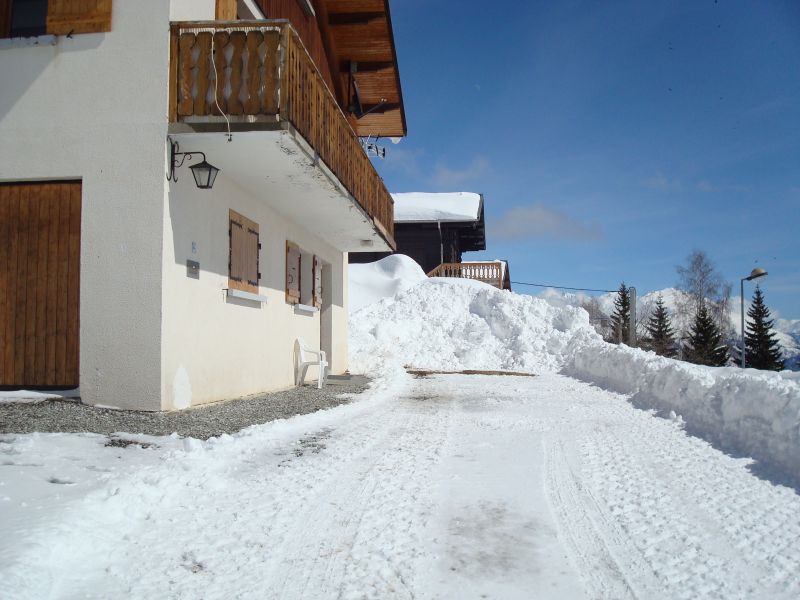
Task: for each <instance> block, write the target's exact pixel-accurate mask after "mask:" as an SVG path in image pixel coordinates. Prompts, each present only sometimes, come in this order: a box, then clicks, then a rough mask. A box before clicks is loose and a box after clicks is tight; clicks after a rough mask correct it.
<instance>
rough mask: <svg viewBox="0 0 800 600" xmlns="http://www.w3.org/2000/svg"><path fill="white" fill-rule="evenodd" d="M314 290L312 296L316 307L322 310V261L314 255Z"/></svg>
mask: <svg viewBox="0 0 800 600" xmlns="http://www.w3.org/2000/svg"><path fill="white" fill-rule="evenodd" d="M312 277H313V281H314V283H313V288H312V292H311V296H312V297H313V299H314V300H313V301H314V306H316V307H317V308H322V261H320V259H319V257H318V256H316V255H314V268H313V274H312Z"/></svg>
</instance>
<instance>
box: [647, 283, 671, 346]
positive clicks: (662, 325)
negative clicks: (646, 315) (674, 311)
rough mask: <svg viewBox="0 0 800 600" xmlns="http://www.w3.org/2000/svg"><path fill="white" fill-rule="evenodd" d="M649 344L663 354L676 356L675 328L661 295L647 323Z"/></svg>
mask: <svg viewBox="0 0 800 600" xmlns="http://www.w3.org/2000/svg"><path fill="white" fill-rule="evenodd" d="M647 336H648V346H649V347H650V349H651V350H653V351H654V352H655V353H656V354H660V355H661V356H668V357H673V356H675V330H674V329H673V328H672V322H671V320H670V318H669V312H667V307H666V306H664V299H663V298H662V297H661V295H659V296H658V300H656V309H655V311H654V312H653V314H652V315H650V320H649V321H648V323H647Z"/></svg>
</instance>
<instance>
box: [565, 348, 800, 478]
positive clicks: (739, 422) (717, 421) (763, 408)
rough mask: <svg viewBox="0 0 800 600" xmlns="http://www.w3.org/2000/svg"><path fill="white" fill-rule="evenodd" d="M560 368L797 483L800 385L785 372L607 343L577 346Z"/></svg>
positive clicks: (798, 473) (798, 472)
mask: <svg viewBox="0 0 800 600" xmlns="http://www.w3.org/2000/svg"><path fill="white" fill-rule="evenodd" d="M564 371H565V373H567V374H569V375H572V376H574V377H577V378H579V379H583V380H585V381H590V382H592V383H595V384H597V385H599V386H602V387H605V388H607V389H612V390H615V391H618V392H621V393H624V394H631V395H632V398H631V401H632V402H633V403H634V404H636V405H637V406H640V407H644V408H654V409H657V410H660V411H663V412H668V411H674V412H675V413H677V414H679V415H681V416H682V417H683V419H684V420H685V421H686V424H687V427H688V428H689V429H690V430H691V431H692V433H695V434H697V435H700V436H701V437H703V438H704V439H706V440H708V441H710V442H712V443H715V444H718V445H719V446H720V447H722V448H725V449H727V450H729V451H732V452H735V453H739V454H744V455H747V456H751V457H753V458H754V459H756V460H759V461H761V462H762V463H764V465H765V466H767V467H769V468H773V469H774V468H777V469H778V470H780V471H781V472H783V473H786V474H788V475H790V476H791V477H792V478H793V479H795V480H796V481H800V380H798V379H797V378H794V377H790V376H789V375H790V373H789V372H783V373H774V372H768V371H758V370H755V369H745V370H742V369H737V368H733V367H724V368H712V367H702V366H698V365H693V364H690V363H685V362H680V361H677V360H673V359H668V358H663V357H660V356H657V355H655V354H654V353H652V352H644V351H642V350H638V349H634V348H629V347H627V346H614V345H611V344H605V343H599V344H598V343H593V344H588V345H585V346H583V347H580V348H577V349H576V352H575V355H574V357H573V360H572V361H571V363H569V364H568V365H567V367H566V368H565V370H564Z"/></svg>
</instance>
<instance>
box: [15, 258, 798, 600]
mask: <svg viewBox="0 0 800 600" xmlns="http://www.w3.org/2000/svg"><path fill="white" fill-rule="evenodd" d="M403 262H404V260H403V259H402V258H399V259H397V258H396V259H395V263H400V264H394V265H393V266H387V265H382V266H380V267H375V266H374V265H373V266H372V267H370V266H365V267H363V268H365V269H366V268H372V269H373V271H374V270H375V269H376V268H377V269H378V270H379V271H381V272H382V273H383V276H382V279H381V278H377V279H376V285H375V286H374V287H373V288H372V289H367V288H370V285H369V283H368V282H369V277H365V278H362V282H363V283H364V288H365V289H363V290H362V291H365V292H367V293H369V295H370V298H369V299H366V300H364V301H363V304H364V306H365V308H363V309H362V310H361V311H358V312H356V313H354V314H353V316H352V319H351V331H352V341H351V345H352V367H353V368H354V369H358V370H364V371H367V372H369V373H371V374H373V375H374V376H375V380H374V383H373V386H372V387H371V389H370V390H369V391H368V392H366V393H365V394H363V395H362V396H361V397H360V398H359V399H358V400H357V401H355V402H353V403H352V404H349V405H343V406H339V407H337V408H335V409H332V410H329V411H326V412H320V413H315V414H310V415H304V416H300V417H295V418H293V419H289V420H286V421H277V422H274V423H270V424H266V425H259V426H254V427H251V428H249V429H247V430H244V431H243V432H241V433H239V434H237V435H234V436H223V437H221V438H217V439H211V440H209V441H207V442H201V441H198V440H193V439H180V438H178V437H177V436H172V437H159V438H145V437H141V436H126V437H133V438H134V439H139V440H140V441H141V442H143V443H145V444H147V447H145V448H142V447H137V446H128V447H118V446H107V445H105V444H106V442H107V441H108V438H107V437H105V436H97V435H75V434H68V435H67V434H65V435H57V434H34V435H6V436H2V437H0V467H1V468H0V598H14V599H16V598H78V597H81V598H84V597H89V598H107V597H114V596H123V597H131V598H151V597H168V598H200V597H202V598H250V597H252V598H264V597H266V598H332V597H333V598H442V599H444V598H465V599H467V598H755V597H758V598H778V599H781V598H797V597H800V496H799V495H798V493H797V491H796V490H795V489H793V488H791V487H786V486H783V485H780V484H778V483H776V482H777V481H779V480H780V478H779V477H777V476H775V474H776V472H778V471H780V472H782V473H784V474H785V473H787V472H791V471H792V463H791V460H790V459H787V460H783V462H781V460H779V459H781V457H782V456H784V455H783V453H785V452H791V451H793V450H792V446H791V440H792V439H793V438H792V436H795V438H794V439H796V437H797V435H798V431H800V410H798V407H800V382H798V381H797V379H794V378H791V377H781V376H780V375H777V374H769V377H767V378H763V377H761V376H760V374H759V373H749V372H745V373H738V374H737V375H736V377H733V375H731V374H730V373H729V371H733V370H727V369H718V370H714V369H707V368H702V367H694V366H690V367H691V368H689V370H688V371H686V370H683V368H682V367H681V368H678V367H674V366H673V365H675V364H676V362H675V361H667V362H666V363H660V362H659V361H664V360H666V359H655V358H654V355H650V354H647V353H644V352H641V351H638V350H629V349H619V348H616V347H612V346H609V345H606V344H604V343H603V342H602V341H601V340H599V338H598V336H597V335H596V333H595V332H594V330H593V329H592V328H591V327H590V325H589V323H588V316H587V315H586V313H585V312H584V311H582V310H579V309H575V308H566V309H560V308H557V307H554V306H552V305H551V304H548V303H547V302H545V301H543V300H541V299H536V298H532V297H528V296H519V295H515V294H511V293H508V292H502V291H499V290H495V289H493V288H489V287H488V286H485V285H483V284H478V283H464V282H453V281H444V280H427V279H426V280H421V281H418V282H416V283H415V284H414V283H412V282H410V281H405V282H402V281H395V282H394V283H392V282H391V280H392V279H396V280H402V279H404V276H402V275H400V274H401V273H404V272H409V273H413V269H406V267H407V266H408V265H405V266H404V265H403V264H402V263H403ZM351 268H353V267H351ZM360 268H361V267H356V268H355V271H358V270H359V269H360ZM392 273H394V274H395V275H397V276H396V277H393V276H392ZM387 280H388V281H387ZM381 289H382V290H384V291H383V292H381ZM396 289H404V291H400V292H399V293H398V294H396V295H394V291H393V290H396ZM359 293H360V292H356V294H357V295H358V294H359ZM390 294H391V295H390ZM381 296H387V297H385V298H383V299H380V298H381ZM404 365H410V366H414V367H419V368H429V369H442V370H444V369H466V368H473V369H481V368H482V369H513V370H518V371H530V372H533V373H535V374H536V375H535V376H534V377H517V376H487V375H469V376H468V375H458V374H456V375H437V376H433V377H429V378H413V377H412V376H410V375H408V374H407V373H406V372H405V370H404V369H403V366H404ZM662 371H663V373H664V375H663V376H662V375H659V373H661V372H662ZM569 374H573V375H577V376H578V377H580V378H581V379H587V380H591V381H592V382H595V383H596V384H594V383H590V382H587V381H581V380H580V379H577V378H574V377H571V376H569ZM601 375H602V377H601ZM737 377H738V378H737ZM731 378H732V379H731ZM608 388H613V390H612V389H608ZM775 394H777V396H776V395H775ZM748 398H749V399H750V401H748ZM653 399H656V400H658V401H659V402H662V401H663V402H667V401H669V402H672V403H673V404H674V405H676V406H680V407H681V410H680V411H678V410H676V411H674V412H673V413H672V414H670V412H669V410H666V407H663V406H659V407H658V408H661V409H663V410H662V411H661V412H660V413H659V414H661V415H662V416H666V417H667V418H659V417H658V416H656V414H655V413H654V411H651V410H642V409H641V408H639V407H641V406H650V405H651V404H655V403H656V402H655V400H653ZM746 402H749V403H746ZM743 403H745V404H743ZM759 404H767V405H769V406H768V407H766V408H764V409H763V410H760V409H759ZM701 405H703V406H704V407H705V408H703V409H702V410H701V409H700V408H698V407H699V406H701ZM745 408H746V409H747V410H744V409H745ZM736 411H740V412H739V414H737V412H736ZM742 411H744V412H742ZM748 411H749V412H748ZM770 411H772V413H770ZM707 415H717V420H716V421H715V420H714V419H713V418H710V417H709V419H708V421H707V422H706V421H703V417H704V416H707ZM720 415H721V416H720ZM776 420H781V423H780V424H779V423H777V422H776ZM701 425H703V426H705V429H706V430H707V431H701V432H700V433H701V434H702V435H703V437H706V434H709V433H710V432H713V431H721V432H722V433H724V438H725V440H727V441H729V442H732V443H735V440H736V439H738V438H737V437H736V435H734V434H735V433H736V431H739V433H742V432H744V431H748V432H749V431H750V430H751V429H752V434H750V433H748V435H746V436H744V439H747V440H749V442H748V443H752V444H755V445H756V446H757V445H758V444H759V443H760V442H759V440H760V439H761V436H766V435H767V434H769V433H770V431H771V435H772V436H773V437H774V438H776V439H778V440H780V443H777V442H773V446H771V447H770V450H769V452H766V453H762V455H761V456H760V458H759V462H758V463H754V461H753V459H752V458H749V457H750V456H753V454H755V452H753V453H749V452H748V453H745V454H744V455H742V456H741V457H733V456H731V455H728V454H725V453H723V452H722V451H720V450H719V449H717V448H716V447H714V446H712V444H711V443H709V441H707V440H706V439H703V438H702V437H698V436H695V435H689V433H694V432H695V430H698V429H702V427H701ZM734 425H736V427H733V426H734ZM726 426H727V427H733V429H735V430H736V431H734V430H733V429H731V430H726V429H725V427H726ZM715 428H716V429H715ZM687 432H689V433H687ZM718 441H719V440H711V442H713V443H715V444H716V443H717V442H718ZM795 448H796V447H795ZM756 449H757V448H756ZM739 455H740V453H738V452H737V453H736V454H735V456H739ZM794 456H798V455H797V454H795V455H794ZM764 464H769V465H770V469H768V470H767V469H764V468H762V467H763V465H764ZM794 464H796V462H795V463H794ZM768 471H769V472H768ZM767 477H769V479H768V478H767Z"/></svg>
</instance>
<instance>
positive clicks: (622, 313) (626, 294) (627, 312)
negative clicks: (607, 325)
mask: <svg viewBox="0 0 800 600" xmlns="http://www.w3.org/2000/svg"><path fill="white" fill-rule="evenodd" d="M630 322H631V294H630V291H629V289H628V287H627V286H626V285H625V282H624V281H623V282H622V283H621V284H620V286H619V290H618V291H617V297H616V298H615V299H614V312H612V313H611V331H612V332H613V334H612V335H613V339H611V340H610V341H612V342H614V343H615V344H620V343H621V344H628V345H630Z"/></svg>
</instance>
